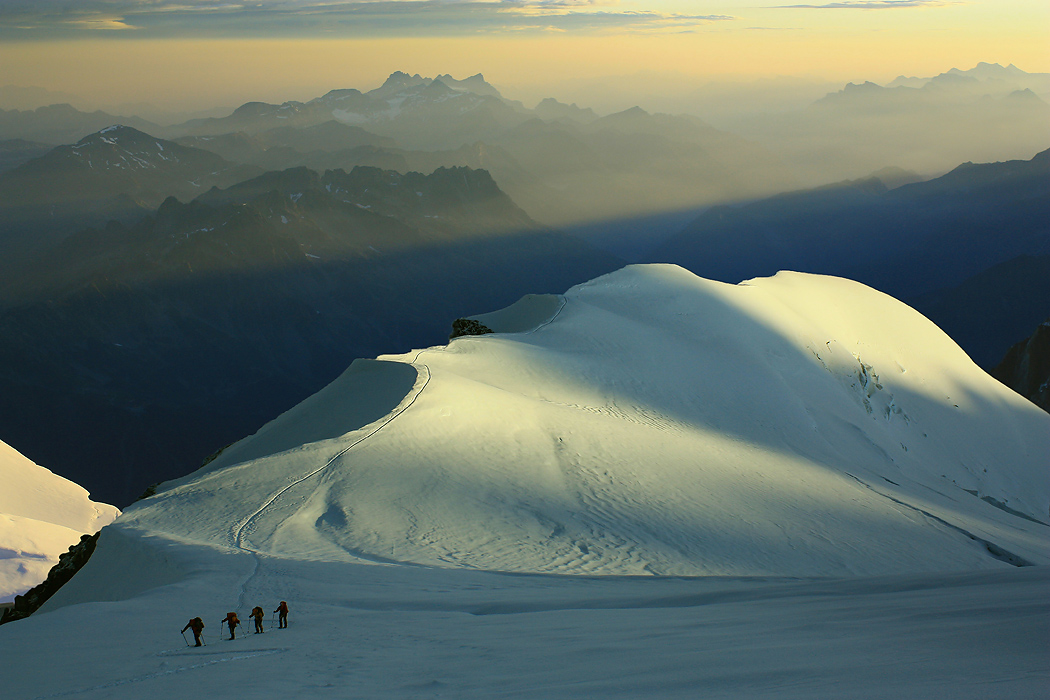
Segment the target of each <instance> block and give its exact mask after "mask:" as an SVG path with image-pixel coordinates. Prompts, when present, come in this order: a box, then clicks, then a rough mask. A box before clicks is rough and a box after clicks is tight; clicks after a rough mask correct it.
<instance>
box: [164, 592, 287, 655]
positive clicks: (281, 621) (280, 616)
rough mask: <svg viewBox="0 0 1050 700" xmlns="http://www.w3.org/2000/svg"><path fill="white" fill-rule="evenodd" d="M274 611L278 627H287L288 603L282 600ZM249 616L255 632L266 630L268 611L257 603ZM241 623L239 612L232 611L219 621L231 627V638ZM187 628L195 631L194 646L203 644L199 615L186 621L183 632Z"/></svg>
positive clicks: (235, 634)
mask: <svg viewBox="0 0 1050 700" xmlns="http://www.w3.org/2000/svg"><path fill="white" fill-rule="evenodd" d="M274 613H276V614H277V623H278V624H277V627H278V629H283V628H285V627H287V626H288V603H286V602H284V601H283V600H282V601H281V604H280V605H278V606H277V609H276V610H274ZM249 617H251V618H252V619H253V620H255V634H262V633H263V632H264V631H265V630H263V618H265V617H266V613H265V612H263V609H262V608H261V607H260V606H258V605H256V606H255V607H254V608H253V609H252V612H251V614H250V615H249ZM240 624H241V621H240V620H239V619H238V618H237V613H235V612H231V613H226V617H224V618H223V619H222V622H220V623H219V628H220V629H221V628H222V626H223V625H226V626H227V627H228V628H229V629H230V639H236V637H237V626H238V625H240ZM186 630H192V631H193V641H194V642H196V644H194V645H193V646H195V647H199V646H201V633H202V632H204V620H202V619H201V618H199V617H195V618H193V619H192V620H190V621H189V622H187V623H186V626H185V627H183V628H182V632H183V634H185V633H186Z"/></svg>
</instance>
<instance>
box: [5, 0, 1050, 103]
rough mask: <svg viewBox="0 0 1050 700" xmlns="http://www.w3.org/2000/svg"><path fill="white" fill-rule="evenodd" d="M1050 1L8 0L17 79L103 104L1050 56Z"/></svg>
mask: <svg viewBox="0 0 1050 700" xmlns="http://www.w3.org/2000/svg"><path fill="white" fill-rule="evenodd" d="M1048 47H1050V3H1046V2H1045V0H845V1H842V2H821V1H818V2H815V3H797V2H793V1H792V0H780V2H777V1H772V2H770V1H769V0H714V1H710V2H707V1H703V0H693V1H686V0H653V1H649V2H638V1H635V0H346V1H339V0H254V1H252V2H238V1H237V0H205V1H203V2H199V1H198V2H194V1H192V0H76V2H73V1H72V0H0V84H10V85H21V86H39V87H43V88H46V89H48V90H53V91H56V92H67V93H72V94H75V95H82V96H90V97H91V98H93V99H95V100H96V101H98V102H103V103H111V102H126V103H134V102H141V101H151V102H154V103H158V102H159V103H173V102H185V103H189V102H193V103H195V104H197V105H198V107H199V108H202V109H203V108H206V107H209V106H210V104H209V103H213V102H216V101H230V102H233V103H239V102H240V101H243V100H245V99H261V100H267V101H281V100H286V99H310V98H312V97H316V96H318V95H319V94H323V93H324V92H326V91H327V90H329V89H334V88H343V87H357V88H360V89H370V88H372V87H375V86H377V85H379V84H381V82H382V80H383V78H385V77H386V75H388V74H389V73H390V72H392V71H394V70H403V71H406V72H409V73H421V74H423V75H429V76H433V75H437V74H440V73H451V74H452V75H453V76H456V77H466V76H468V75H473V74H475V73H478V72H483V73H484V74H485V77H486V78H487V79H488V80H489V81H490V82H492V83H493V84H495V85H497V86H498V87H501V89H503V90H504V93H505V94H507V92H508V90H507V88H508V87H510V88H512V89H511V90H510V94H509V95H508V96H510V97H517V96H518V95H515V94H514V92H513V88H517V89H519V90H520V91H521V93H522V95H526V94H527V95H530V96H532V95H540V94H542V89H543V88H544V87H545V86H547V85H555V84H558V83H560V82H564V81H570V80H580V79H590V78H597V77H600V76H631V75H639V74H641V75H645V74H647V73H654V74H655V73H659V74H662V75H666V74H680V75H682V76H684V77H686V78H688V79H691V80H694V81H695V80H720V79H726V78H730V79H753V78H757V77H770V76H777V75H789V76H802V77H806V78H819V79H822V80H832V81H841V82H843V83H844V82H846V81H863V80H873V81H876V82H880V81H881V82H886V81H889V80H891V79H892V78H894V77H895V76H897V75H900V74H905V75H919V76H932V75H936V74H938V73H940V72H943V71H945V70H948V69H950V68H953V67H956V68H962V69H966V68H972V67H973V66H974V65H976V63H977V62H979V61H988V62H998V63H1002V64H1003V65H1006V64H1008V63H1014V64H1016V65H1017V66H1018V67H1020V68H1022V69H1024V70H1026V71H1029V72H1050V48H1048Z"/></svg>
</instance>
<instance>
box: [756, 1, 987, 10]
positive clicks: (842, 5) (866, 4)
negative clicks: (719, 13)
mask: <svg viewBox="0 0 1050 700" xmlns="http://www.w3.org/2000/svg"><path fill="white" fill-rule="evenodd" d="M965 4H966V3H964V2H952V0H856V2H849V1H847V2H831V3H827V4H825V5H777V6H775V7H773V8H771V9H776V10H893V9H900V8H906V7H950V6H952V5H965Z"/></svg>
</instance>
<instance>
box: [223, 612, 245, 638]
mask: <svg viewBox="0 0 1050 700" xmlns="http://www.w3.org/2000/svg"><path fill="white" fill-rule="evenodd" d="M222 622H225V623H226V626H227V627H229V628H230V639H235V638H236V636H237V635H236V634H234V631H235V630H236V629H237V625H239V624H241V621H240V620H238V619H237V613H235V612H231V613H226V617H224V618H223V620H222ZM222 622H220V623H219V627H222Z"/></svg>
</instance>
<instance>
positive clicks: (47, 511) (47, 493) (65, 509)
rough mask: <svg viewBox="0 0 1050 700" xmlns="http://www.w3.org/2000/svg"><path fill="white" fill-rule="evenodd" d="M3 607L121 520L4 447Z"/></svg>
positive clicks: (0, 521) (0, 523) (0, 513)
mask: <svg viewBox="0 0 1050 700" xmlns="http://www.w3.org/2000/svg"><path fill="white" fill-rule="evenodd" d="M0 484H3V486H2V488H0V602H10V601H12V600H14V598H15V596H16V595H21V594H22V593H25V592H26V591H27V590H29V589H30V588H32V587H33V586H35V585H37V584H38V583H40V582H41V581H43V580H44V579H45V578H47V572H48V571H50V569H51V567H52V566H54V565H55V564H56V563H58V555H59V554H62V553H64V552H65V551H66V550H67V549H69V547H70V545H74V544H76V543H78V542H79V541H80V536H81V535H85V534H88V535H93V534H95V533H96V532H98V531H99V529H101V528H102V527H103V526H105V525H108V524H110V523H111V522H113V520H114V519H115V518H116V517H117V516H118V515H119V514H120V511H119V510H117V509H116V508H114V507H113V506H110V505H106V504H104V503H95V502H94V501H92V500H90V499H89V498H88V492H87V491H85V490H84V489H83V488H81V487H80V486H77V485H76V484H74V483H73V482H72V481H69V480H67V479H63V478H62V477H60V476H58V475H56V474H52V473H51V472H50V471H48V470H47V469H44V468H43V467H40V466H37V465H36V464H34V463H33V462H31V461H30V460H29V459H27V458H26V457H25V456H23V455H22V454H20V453H19V452H18V451H17V450H15V449H14V448H13V447H11V446H10V445H7V444H5V443H3V442H0Z"/></svg>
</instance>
